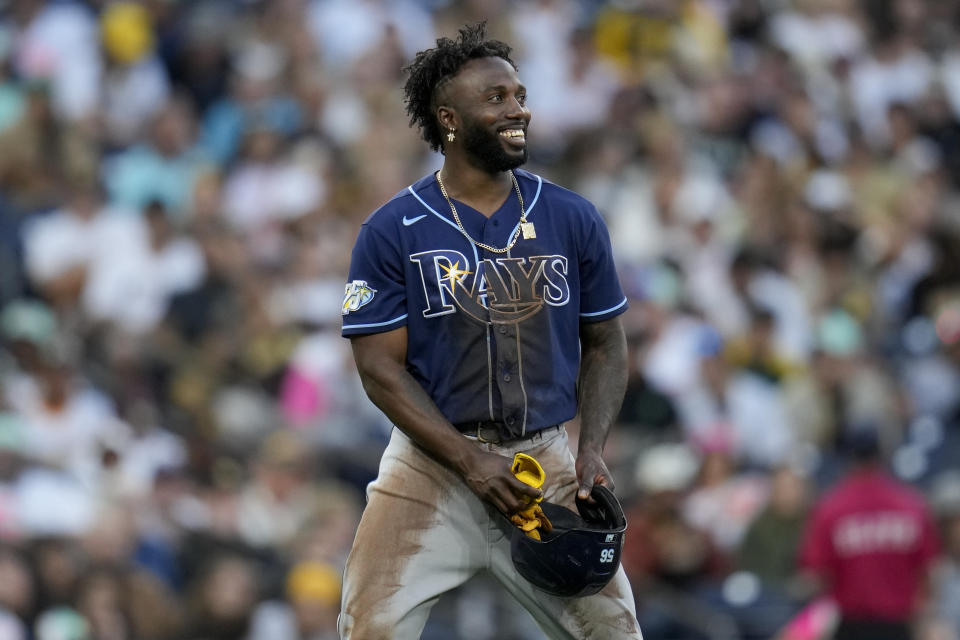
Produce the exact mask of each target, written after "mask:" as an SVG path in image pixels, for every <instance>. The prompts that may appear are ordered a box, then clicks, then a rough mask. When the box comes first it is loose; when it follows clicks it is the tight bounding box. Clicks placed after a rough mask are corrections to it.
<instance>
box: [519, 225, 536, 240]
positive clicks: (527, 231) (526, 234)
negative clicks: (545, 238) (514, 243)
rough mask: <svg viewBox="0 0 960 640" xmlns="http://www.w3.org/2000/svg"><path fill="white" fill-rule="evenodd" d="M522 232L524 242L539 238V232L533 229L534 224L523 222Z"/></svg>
mask: <svg viewBox="0 0 960 640" xmlns="http://www.w3.org/2000/svg"><path fill="white" fill-rule="evenodd" d="M520 232H521V233H522V234H523V239H524V240H533V239H534V238H536V237H537V230H536V229H534V228H533V223H532V222H521V223H520Z"/></svg>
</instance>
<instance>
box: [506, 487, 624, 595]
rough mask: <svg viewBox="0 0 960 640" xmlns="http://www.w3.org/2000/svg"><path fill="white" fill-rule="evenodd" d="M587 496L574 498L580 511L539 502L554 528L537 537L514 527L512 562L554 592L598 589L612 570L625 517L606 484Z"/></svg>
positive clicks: (578, 592) (617, 560)
mask: <svg viewBox="0 0 960 640" xmlns="http://www.w3.org/2000/svg"><path fill="white" fill-rule="evenodd" d="M591 497H592V498H593V500H594V504H590V503H588V502H587V501H586V500H580V499H579V498H577V510H578V511H579V512H580V513H579V514H577V513H574V512H573V511H571V510H570V509H567V508H566V507H562V506H560V505H556V504H552V503H549V502H546V501H543V502H541V503H540V507H541V508H542V509H543V511H544V513H545V514H546V516H547V518H549V519H550V521H551V522H552V523H553V531H552V532H550V533H547V534H544V535H543V536H542V539H541V540H535V539H534V538H531V537H528V536H527V535H525V534H524V533H523V532H522V531H521V530H519V529H516V528H514V530H513V532H512V534H511V538H510V555H511V558H512V559H513V565H514V567H516V569H517V571H518V572H519V573H520V575H522V576H523V577H524V578H526V579H527V580H528V581H530V582H531V583H532V584H533V585H534V586H535V587H537V588H539V589H541V590H543V591H546V592H547V593H551V594H553V595H555V596H560V597H564V598H579V597H582V596H589V595H593V594H594V593H597V592H598V591H600V590H601V589H603V587H605V586H606V585H607V583H608V582H610V580H611V579H612V578H613V576H614V575H616V573H617V569H618V568H619V567H620V553H621V550H622V548H623V532H624V531H625V530H626V528H627V521H626V518H624V516H623V509H622V508H621V507H620V503H619V502H618V501H617V498H616V496H614V495H613V492H611V491H610V490H609V489H607V488H606V487H604V486H602V485H595V486H594V487H593V491H592V493H591Z"/></svg>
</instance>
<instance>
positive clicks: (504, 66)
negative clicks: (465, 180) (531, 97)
mask: <svg viewBox="0 0 960 640" xmlns="http://www.w3.org/2000/svg"><path fill="white" fill-rule="evenodd" d="M526 101H527V90H526V88H525V87H524V86H523V85H522V84H521V83H520V79H519V77H518V76H517V72H516V70H515V69H514V68H513V67H512V66H511V65H510V63H509V62H507V61H506V60H504V59H502V58H495V57H491V58H477V59H474V60H471V61H470V62H468V63H467V64H465V65H464V66H463V68H462V69H461V70H460V72H459V73H458V74H457V75H456V76H454V77H453V78H452V79H451V80H450V82H449V83H448V84H447V85H446V86H445V87H443V88H442V89H441V93H440V96H439V102H440V103H441V104H442V105H445V106H441V107H439V108H438V110H437V112H438V117H439V119H440V125H441V128H442V129H444V130H450V129H455V130H456V135H457V138H458V140H457V141H456V142H454V143H448V144H446V145H445V147H444V149H445V152H446V153H447V154H450V153H451V152H454V149H455V148H457V147H461V148H462V149H463V152H464V154H465V155H466V156H467V159H468V161H469V162H470V163H471V164H473V165H474V166H476V167H477V168H479V169H482V170H484V171H486V172H488V173H496V172H500V171H507V170H508V169H513V168H515V167H519V166H520V165H522V164H523V163H524V162H526V160H527V136H526V131H527V125H528V124H529V123H530V111H529V109H527V107H526Z"/></svg>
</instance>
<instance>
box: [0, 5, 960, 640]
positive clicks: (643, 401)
mask: <svg viewBox="0 0 960 640" xmlns="http://www.w3.org/2000/svg"><path fill="white" fill-rule="evenodd" d="M482 19H486V20H488V21H489V29H490V32H491V35H493V36H494V37H498V38H500V39H503V40H505V41H507V42H509V43H510V44H512V45H513V46H514V47H515V51H514V55H515V59H516V61H517V63H518V65H519V67H520V74H521V78H522V79H523V81H524V82H525V83H526V84H527V86H528V89H529V107H530V108H531V110H532V112H533V120H532V123H531V127H530V133H529V135H530V140H531V158H530V162H529V166H528V168H529V169H531V170H532V171H534V172H537V173H540V174H541V175H543V176H544V177H546V178H548V179H551V180H553V181H555V182H557V183H559V184H561V185H563V186H567V187H569V188H572V189H574V190H577V191H579V192H580V193H582V194H583V195H585V196H586V197H588V198H589V199H590V200H592V201H593V202H594V203H595V204H596V205H597V207H598V208H599V210H600V212H601V213H602V215H603V216H604V217H605V219H606V220H607V223H608V225H609V227H610V230H611V235H612V238H613V245H614V251H615V253H616V257H617V261H618V267H619V269H620V271H621V281H622V283H623V285H624V288H625V290H626V291H627V293H628V296H629V298H630V301H631V309H630V311H629V312H628V314H627V315H626V316H624V322H625V324H626V327H627V332H628V339H629V346H630V355H631V358H630V362H631V372H630V382H629V387H628V392H627V396H626V399H625V402H624V406H623V411H622V413H621V416H620V421H619V424H618V427H617V430H616V432H615V433H614V434H613V436H612V437H611V440H610V442H609V444H608V447H607V455H608V458H609V460H610V463H611V467H612V470H613V472H614V475H615V477H616V478H617V482H618V494H619V495H620V497H621V499H622V500H623V502H624V504H625V506H626V508H627V509H628V511H629V518H630V522H631V526H630V529H629V530H628V537H627V543H626V550H625V553H624V563H625V564H626V565H627V568H628V570H629V572H630V577H631V580H632V581H633V583H634V589H635V594H636V596H637V602H638V609H639V616H640V620H641V625H642V627H643V629H644V631H645V635H647V637H649V638H651V639H655V640H666V639H669V638H677V639H679V640H692V639H694V638H697V639H699V638H706V639H709V640H752V639H757V640H759V639H760V638H771V637H773V636H774V635H776V634H780V637H781V638H785V639H789V640H799V638H801V637H811V638H813V637H816V636H815V635H813V634H811V635H809V636H802V635H790V634H791V633H794V631H793V630H795V629H796V627H797V625H796V624H794V625H793V626H791V625H790V622H791V621H796V619H797V618H796V616H797V614H798V613H801V614H802V613H803V612H807V613H809V612H810V609H809V608H808V607H809V606H811V605H825V608H824V609H823V610H825V611H827V615H826V618H827V619H829V618H830V615H829V614H830V611H831V608H830V606H831V603H832V601H831V600H829V598H828V599H826V600H824V599H822V596H824V595H825V594H829V591H824V590H823V588H822V587H821V588H819V589H818V587H817V586H816V585H817V581H816V580H815V579H814V578H813V576H812V575H811V571H810V569H815V568H817V567H816V563H812V564H810V565H809V566H807V565H805V564H804V563H803V562H801V561H800V560H799V558H800V556H801V555H803V554H801V549H802V548H803V547H804V545H805V544H807V542H805V538H804V536H806V535H808V534H809V531H808V530H809V529H810V526H811V515H810V514H811V513H812V510H814V509H815V508H816V507H817V505H818V501H820V500H822V499H823V497H824V496H825V495H826V492H828V491H829V490H830V489H832V488H835V487H836V486H837V485H838V483H839V482H842V481H843V479H844V478H845V477H847V476H846V474H847V473H848V469H849V467H850V466H851V464H852V463H853V462H854V458H855V457H856V456H855V455H854V454H855V453H856V443H857V442H858V434H861V435H862V434H863V433H870V434H872V435H873V437H874V439H875V441H876V444H877V445H878V449H879V452H880V453H881V456H882V459H883V461H884V466H885V467H886V468H887V469H888V470H889V474H890V476H889V477H890V482H891V483H896V484H897V485H898V486H899V487H901V488H902V490H903V491H905V492H912V493H910V495H912V496H915V497H916V498H917V500H918V503H919V505H920V508H921V510H926V513H927V514H928V516H929V518H930V520H931V522H933V523H934V529H935V530H934V531H932V532H931V536H932V538H931V539H933V538H935V539H936V542H935V543H933V542H931V545H933V546H931V547H930V549H931V552H932V556H931V558H929V559H925V561H924V562H925V564H924V566H923V567H922V568H923V569H924V570H925V571H926V570H927V569H929V571H928V572H927V573H928V574H929V575H927V576H926V578H928V579H929V581H928V582H927V583H925V588H923V589H919V590H918V594H917V600H918V605H917V608H916V615H913V618H912V619H913V620H914V621H915V622H916V625H915V633H916V636H915V637H917V638H922V639H923V640H957V638H958V637H960V476H958V473H960V471H958V470H957V469H955V468H952V467H957V463H958V461H960V1H958V0H940V1H937V2H933V1H924V0H617V1H613V2H601V1H599V0H592V1H587V0H581V1H575V0H464V1H462V2H461V1H454V0H142V1H139V2H135V1H131V0H119V1H114V0H85V1H82V0H48V1H45V0H0V640H27V639H36V640H134V639H137V640H164V639H185V640H228V639H229V640H266V639H270V640H329V639H331V638H335V637H336V633H335V623H334V620H335V617H336V613H337V610H338V604H339V590H340V571H341V569H342V566H343V563H344V560H345V556H346V553H347V552H348V550H349V546H350V543H351V541H352V535H353V532H354V529H355V526H356V523H357V522H358V519H359V515H360V513H361V511H362V508H363V501H364V496H363V489H364V487H365V485H366V483H367V482H369V481H370V480H371V479H372V478H373V477H374V476H375V474H376V468H377V463H378V459H379V456H380V453H381V451H382V449H383V447H384V446H385V443H386V440H387V438H388V437H389V431H390V425H389V424H388V423H387V422H386V420H385V418H384V417H383V416H382V415H381V414H380V413H379V412H378V411H377V410H376V409H375V408H374V407H372V406H371V405H370V403H369V402H368V401H367V400H366V398H365V396H364V394H363V392H362V389H361V388H360V384H359V381H358V378H357V376H356V373H355V370H354V368H353V363H352V359H351V355H350V349H349V343H348V342H347V341H346V340H343V339H342V338H340V336H339V325H340V315H339V313H338V309H339V305H340V304H341V301H342V295H343V286H344V282H345V277H346V269H347V266H348V262H349V253H350V248H351V246H352V243H353V240H354V238H355V235H356V233H357V230H358V228H359V225H360V223H361V222H362V221H363V219H364V218H365V217H366V216H367V215H368V214H369V213H370V212H371V211H372V210H373V209H375V208H376V207H377V206H379V205H380V204H382V203H383V202H385V201H386V200H387V199H388V198H389V197H391V196H392V195H393V194H394V193H396V192H397V191H399V190H401V189H402V188H404V187H405V186H406V185H407V184H409V183H411V182H413V181H415V180H416V179H418V178H419V177H421V176H422V175H424V174H426V173H427V172H429V171H431V170H434V169H436V168H438V167H439V165H440V163H441V158H440V157H439V156H437V155H436V154H433V153H430V152H429V149H428V148H427V146H426V145H425V144H424V143H423V142H422V141H421V140H419V137H418V134H417V132H416V131H413V130H411V129H410V128H409V127H408V123H407V117H406V115H405V113H404V110H403V104H402V96H401V93H400V86H401V85H402V80H403V78H402V74H401V68H402V66H403V65H404V64H405V63H406V62H407V61H409V60H410V59H411V58H412V56H413V54H414V53H415V52H416V51H418V50H420V49H423V48H426V47H429V46H431V45H432V44H433V42H434V40H435V39H436V38H437V37H439V36H441V35H452V34H453V33H455V30H456V29H457V28H458V27H459V26H461V25H463V24H465V23H467V22H474V21H478V20H482ZM570 429H571V430H575V429H576V424H575V423H574V424H571V425H570ZM573 441H575V439H574V440H573ZM384 535H390V532H384ZM811 535H812V534H811ZM927 560H929V562H927ZM927 565H929V566H927ZM872 586H873V587H876V585H872ZM863 587H864V588H869V587H871V585H863ZM448 599H449V604H450V606H443V607H438V608H436V609H435V613H434V616H433V617H432V618H431V621H430V623H429V624H428V627H427V630H426V631H425V634H424V637H425V638H435V639H440V638H444V639H450V638H464V639H467V638H469V639H470V640H484V639H486V638H498V639H507V640H509V639H511V638H513V639H515V640H534V639H537V638H540V637H541V636H540V635H538V633H537V631H536V630H535V629H533V628H532V627H531V624H532V623H530V622H529V620H528V619H527V618H526V617H525V616H524V614H522V612H518V611H517V609H516V605H515V604H513V603H511V602H510V601H509V600H507V599H505V597H504V596H503V595H502V594H501V593H500V592H499V591H498V590H497V589H496V586H495V585H491V584H489V583H488V582H486V581H484V580H482V579H478V580H476V581H474V582H472V583H471V584H469V585H468V586H467V587H465V588H464V589H462V590H460V591H459V592H457V593H454V594H451V595H450V596H449V597H448ZM820 610H821V609H817V610H816V611H820ZM834 617H835V616H834ZM825 624H826V623H825ZM821 626H823V625H821ZM826 626H829V624H827V625H826ZM797 633H799V632H797Z"/></svg>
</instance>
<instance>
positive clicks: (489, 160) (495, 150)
mask: <svg viewBox="0 0 960 640" xmlns="http://www.w3.org/2000/svg"><path fill="white" fill-rule="evenodd" d="M463 148H464V151H466V152H467V156H469V157H470V159H471V160H473V162H474V164H475V165H476V166H477V167H478V168H480V169H482V170H484V171H486V172H487V173H499V172H501V171H509V170H510V169H516V168H517V167H519V166H520V165H522V164H523V163H524V162H526V161H527V147H526V146H524V147H523V151H522V153H518V154H516V155H513V154H510V153H508V152H507V150H506V149H504V148H503V140H501V139H500V136H499V134H497V133H490V132H489V131H488V130H487V129H484V128H483V127H481V126H479V125H477V124H476V123H475V122H464V127H463Z"/></svg>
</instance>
